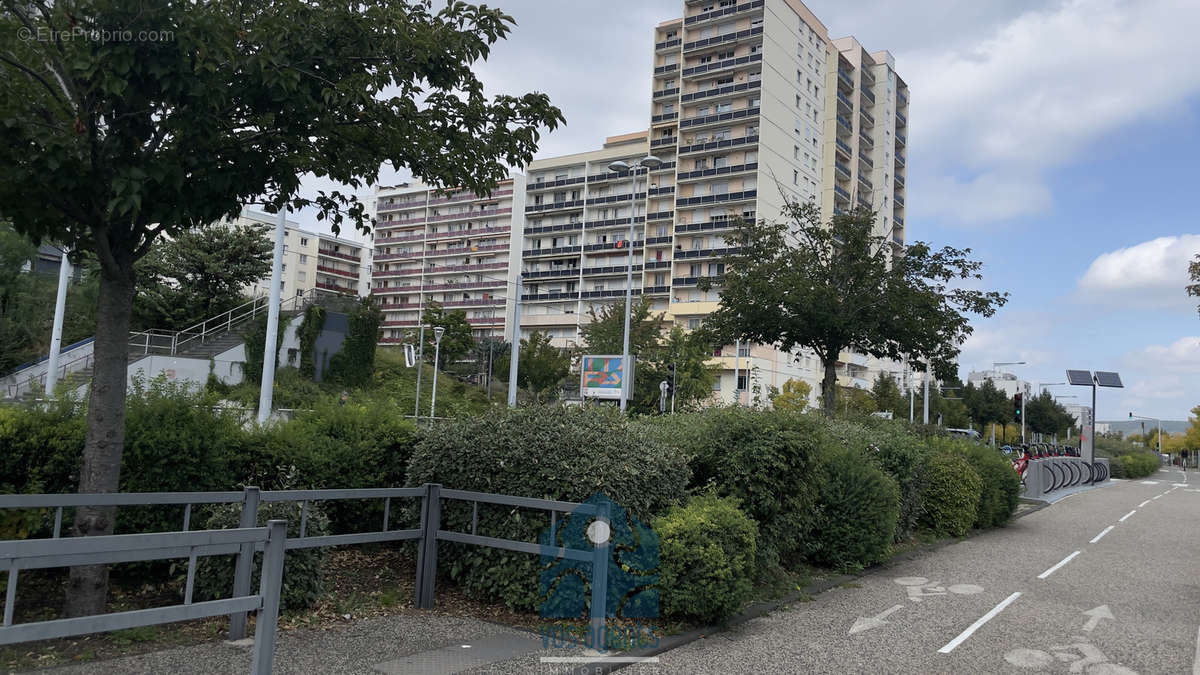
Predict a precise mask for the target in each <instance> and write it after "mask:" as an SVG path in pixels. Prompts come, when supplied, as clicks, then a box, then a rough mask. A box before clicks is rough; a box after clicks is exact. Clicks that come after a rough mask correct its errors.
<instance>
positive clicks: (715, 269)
mask: <svg viewBox="0 0 1200 675" xmlns="http://www.w3.org/2000/svg"><path fill="white" fill-rule="evenodd" d="M722 274H725V263H708V276H710V277H719V276H721V275H722Z"/></svg>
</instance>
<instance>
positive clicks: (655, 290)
mask: <svg viewBox="0 0 1200 675" xmlns="http://www.w3.org/2000/svg"><path fill="white" fill-rule="evenodd" d="M670 292H671V287H670V286H647V287H645V288H643V289H642V293H643V294H645V295H666V294H668V293H670Z"/></svg>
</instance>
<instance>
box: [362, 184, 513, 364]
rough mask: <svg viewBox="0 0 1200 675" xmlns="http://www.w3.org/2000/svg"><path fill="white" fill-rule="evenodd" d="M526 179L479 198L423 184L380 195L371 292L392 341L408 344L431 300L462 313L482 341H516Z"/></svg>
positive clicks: (382, 191)
mask: <svg viewBox="0 0 1200 675" xmlns="http://www.w3.org/2000/svg"><path fill="white" fill-rule="evenodd" d="M524 208H525V177H524V176H521V175H517V176H514V177H512V178H509V179H507V180H504V181H501V183H500V184H499V186H498V187H497V188H496V189H495V190H494V191H493V192H492V194H491V195H489V196H488V197H485V198H480V197H477V196H476V195H474V194H473V193H471V192H470V191H467V190H453V189H452V190H449V191H439V190H436V189H435V188H433V187H430V186H428V185H423V184H413V185H409V184H402V185H397V186H392V187H380V188H378V189H377V190H376V194H375V206H374V210H375V218H376V226H375V232H374V247H375V255H374V269H373V271H372V282H371V294H372V295H373V296H374V297H376V298H377V299H378V300H379V303H380V308H381V309H382V310H383V315H384V320H383V337H382V338H381V340H380V341H381V342H382V343H385V344H393V343H401V342H405V341H406V336H407V335H408V334H409V333H410V330H411V329H412V328H413V327H416V326H418V325H419V324H418V321H419V318H420V316H421V312H422V311H423V309H424V308H425V307H427V306H428V305H429V303H431V302H436V303H438V304H440V305H441V306H442V307H444V308H446V309H447V310H462V311H463V312H464V313H466V315H467V321H468V322H469V323H470V324H471V326H472V328H473V329H474V333H475V336H476V337H477V338H478V337H484V336H496V337H505V338H508V337H511V333H510V332H506V328H505V327H506V326H508V325H510V323H509V322H508V321H506V317H509V316H510V315H511V313H512V311H513V309H514V305H515V295H514V293H513V292H510V289H513V290H515V279H516V277H515V273H516V270H517V269H518V268H519V263H520V250H519V249H518V248H517V247H514V246H510V242H512V241H517V242H519V241H520V236H521V229H522V226H523V223H524Z"/></svg>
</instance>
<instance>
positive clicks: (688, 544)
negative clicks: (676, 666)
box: [652, 493, 758, 624]
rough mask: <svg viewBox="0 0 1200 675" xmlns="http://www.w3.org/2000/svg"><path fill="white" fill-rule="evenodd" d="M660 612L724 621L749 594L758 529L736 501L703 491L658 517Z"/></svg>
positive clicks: (672, 616) (687, 618)
mask: <svg viewBox="0 0 1200 675" xmlns="http://www.w3.org/2000/svg"><path fill="white" fill-rule="evenodd" d="M652 527H653V529H654V533H655V534H656V535H658V547H659V568H658V569H659V577H658V584H659V602H660V610H661V612H662V615H663V616H664V617H666V618H670V619H673V620H679V621H694V622H699V623H702V624H713V623H723V622H725V621H726V620H728V619H729V617H731V616H733V615H734V614H735V613H736V612H737V611H738V610H739V609H741V607H742V605H743V603H745V602H746V600H747V598H748V597H749V596H750V591H751V588H752V584H751V579H752V578H753V576H754V573H755V567H754V566H755V546H756V543H757V539H758V527H757V526H756V525H755V523H754V521H753V520H751V519H750V517H749V516H747V515H746V514H744V513H742V511H741V510H740V509H739V508H738V503H737V500H736V499H733V498H728V497H726V498H722V497H717V496H716V495H715V494H711V493H710V494H704V495H698V496H695V497H692V498H691V499H689V500H688V502H687V504H685V505H682V506H675V507H673V508H672V509H671V510H670V511H668V512H667V513H665V514H663V515H661V516H659V517H657V518H655V519H654V521H653V523H652Z"/></svg>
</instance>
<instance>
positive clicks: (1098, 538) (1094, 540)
mask: <svg viewBox="0 0 1200 675" xmlns="http://www.w3.org/2000/svg"><path fill="white" fill-rule="evenodd" d="M1114 527H1116V525H1109V526H1108V527H1106V528H1104V529H1103V530H1100V534H1098V535H1096V536H1095V537H1092V540H1091V541H1089V542H1088V543H1089V544H1094V543H1096V542H1098V541H1100V538H1101V537H1103V536H1104V535H1106V534H1108V533H1109V532H1112V529H1113V528H1114Z"/></svg>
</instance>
